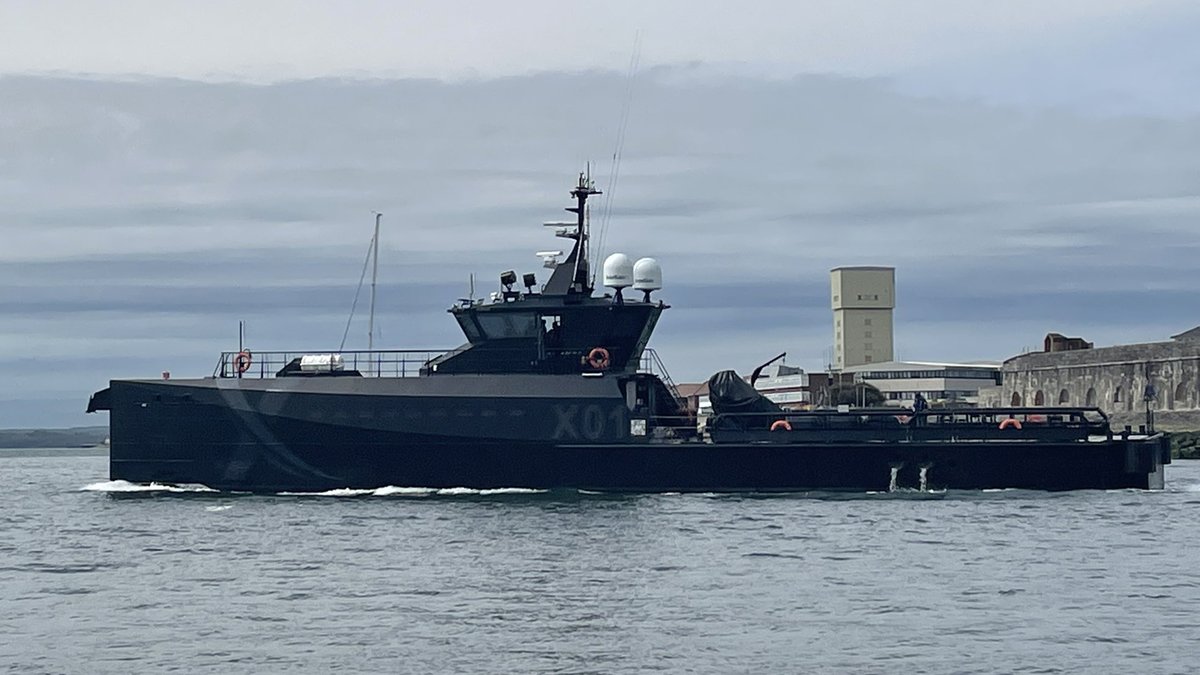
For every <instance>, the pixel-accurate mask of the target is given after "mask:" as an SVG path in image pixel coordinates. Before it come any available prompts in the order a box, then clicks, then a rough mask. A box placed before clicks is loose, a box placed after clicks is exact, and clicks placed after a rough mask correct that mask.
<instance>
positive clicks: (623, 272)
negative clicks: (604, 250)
mask: <svg viewBox="0 0 1200 675" xmlns="http://www.w3.org/2000/svg"><path fill="white" fill-rule="evenodd" d="M604 285H605V286H607V287H608V288H616V289H618V290H619V289H622V288H629V287H630V286H632V285H633V263H632V262H631V261H630V260H629V256H627V255H625V254H624V253H614V254H612V255H610V256H608V257H607V258H605V259H604Z"/></svg>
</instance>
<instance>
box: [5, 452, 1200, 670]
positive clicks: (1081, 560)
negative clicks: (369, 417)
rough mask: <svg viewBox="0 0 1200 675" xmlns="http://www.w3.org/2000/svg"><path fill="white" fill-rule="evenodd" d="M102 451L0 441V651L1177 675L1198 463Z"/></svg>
mask: <svg viewBox="0 0 1200 675" xmlns="http://www.w3.org/2000/svg"><path fill="white" fill-rule="evenodd" d="M106 462H107V460H106V458H105V457H100V456H66V455H62V454H55V453H47V452H41V451H27V452H12V451H6V453H5V454H3V455H0V471H2V473H0V475H2V476H3V477H4V481H3V486H4V488H3V493H2V494H0V523H2V528H0V601H2V602H0V605H2V607H3V612H0V636H3V637H2V638H0V668H3V667H7V668H8V669H9V670H10V671H12V672H21V673H27V672H84V673H127V672H165V671H172V670H175V671H185V672H205V671H207V672H221V673H224V672H286V671H296V672H330V671H333V670H335V669H336V670H339V671H343V672H522V673H525V672H532V673H585V672H595V673H634V672H638V673H642V672H669V673H677V672H700V673H732V672H766V671H775V672H884V671H887V672H905V673H910V672H911V673H919V672H934V673H943V672H944V673H952V672H953V673H957V672H986V673H990V672H1014V671H1025V672H1107V673H1133V672H1136V673H1187V672H1195V671H1196V670H1197V669H1198V668H1200V658H1198V657H1200V642H1198V640H1197V636H1198V634H1200V630H1198V627H1200V621H1198V620H1197V616H1198V612H1200V526H1198V525H1197V520H1198V515H1200V463H1197V462H1176V463H1175V464H1173V465H1172V466H1170V467H1168V469H1167V471H1168V473H1167V489H1166V490H1165V491H1162V492H1137V491H1117V492H1097V491H1089V492H1075V493H1063V494H1045V493H1035V492H1015V491H1007V492H988V493H950V494H944V495H936V494H935V495H920V494H904V495H850V496H847V495H811V494H810V495H789V496H772V497H754V496H746V495H674V494H663V495H641V496H613V495H587V494H574V493H572V494H558V493H549V494H547V493H527V492H522V491H507V492H499V493H493V494H479V493H472V492H470V491H442V492H437V493H430V492H428V491H422V490H406V489H390V490H383V491H378V492H377V493H375V494H362V493H357V492H339V493H334V494H329V495H323V496H304V495H280V496H273V497H272V496H248V495H231V494H223V493H215V492H204V491H184V492H168V491H162V490H155V491H131V490H133V487H132V486H129V485H126V484H121V483H115V484H114V483H108V482H106V480H105V474H106V470H107V467H106ZM85 488H89V489H85Z"/></svg>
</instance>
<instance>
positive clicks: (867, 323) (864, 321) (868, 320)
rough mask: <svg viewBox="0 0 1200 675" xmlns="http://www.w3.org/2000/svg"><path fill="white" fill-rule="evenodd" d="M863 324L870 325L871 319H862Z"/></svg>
mask: <svg viewBox="0 0 1200 675" xmlns="http://www.w3.org/2000/svg"><path fill="white" fill-rule="evenodd" d="M863 325H864V326H870V325H871V320H870V319H863Z"/></svg>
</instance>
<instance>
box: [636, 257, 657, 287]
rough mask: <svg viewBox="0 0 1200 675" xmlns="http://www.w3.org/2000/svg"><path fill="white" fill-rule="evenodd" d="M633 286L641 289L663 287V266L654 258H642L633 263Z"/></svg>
mask: <svg viewBox="0 0 1200 675" xmlns="http://www.w3.org/2000/svg"><path fill="white" fill-rule="evenodd" d="M633 287H634V289H636V290H639V291H657V290H658V289H660V288H662V266H660V265H659V264H658V261H657V260H655V259H654V258H642V259H640V260H638V261H637V262H636V263H634V264H633Z"/></svg>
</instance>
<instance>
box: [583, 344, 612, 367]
mask: <svg viewBox="0 0 1200 675" xmlns="http://www.w3.org/2000/svg"><path fill="white" fill-rule="evenodd" d="M609 361H610V359H609V356H608V350H607V349H605V348H604V347H596V348H594V349H592V351H590V352H588V358H587V362H588V365H589V366H591V367H593V368H595V369H596V370H606V369H608V364H609Z"/></svg>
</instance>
